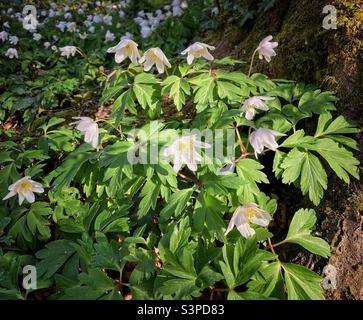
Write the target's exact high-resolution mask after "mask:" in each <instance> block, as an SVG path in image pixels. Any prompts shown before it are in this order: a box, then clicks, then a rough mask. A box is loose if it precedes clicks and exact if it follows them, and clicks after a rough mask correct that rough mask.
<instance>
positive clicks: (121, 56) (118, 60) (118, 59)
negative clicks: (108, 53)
mask: <svg viewBox="0 0 363 320" xmlns="http://www.w3.org/2000/svg"><path fill="white" fill-rule="evenodd" d="M126 58H127V56H126V55H124V54H123V53H121V52H120V51H117V52H116V54H115V61H116V63H121V62H122V61H124V60H125V59H126Z"/></svg>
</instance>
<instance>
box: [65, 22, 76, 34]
mask: <svg viewBox="0 0 363 320" xmlns="http://www.w3.org/2000/svg"><path fill="white" fill-rule="evenodd" d="M66 26H67V30H68V31H69V32H75V31H76V29H77V24H76V23H75V22H67V23H66Z"/></svg>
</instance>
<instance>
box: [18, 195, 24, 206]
mask: <svg viewBox="0 0 363 320" xmlns="http://www.w3.org/2000/svg"><path fill="white" fill-rule="evenodd" d="M18 198H19V205H21V204H22V203H23V201H24V196H23V195H22V194H20V193H18Z"/></svg>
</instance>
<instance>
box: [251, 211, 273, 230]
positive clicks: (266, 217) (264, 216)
mask: <svg viewBox="0 0 363 320" xmlns="http://www.w3.org/2000/svg"><path fill="white" fill-rule="evenodd" d="M257 210H258V212H259V213H260V216H258V217H253V218H252V219H251V222H252V223H254V224H257V225H259V226H261V227H267V226H268V225H269V223H270V221H271V220H272V217H271V216H270V214H269V213H268V212H265V211H263V210H260V209H257Z"/></svg>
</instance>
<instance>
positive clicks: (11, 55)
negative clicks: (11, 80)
mask: <svg viewBox="0 0 363 320" xmlns="http://www.w3.org/2000/svg"><path fill="white" fill-rule="evenodd" d="M5 55H6V56H7V57H9V58H10V59H13V58H14V57H15V58H18V51H17V50H16V49H15V48H9V49H8V50H7V51H6V53H5Z"/></svg>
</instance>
